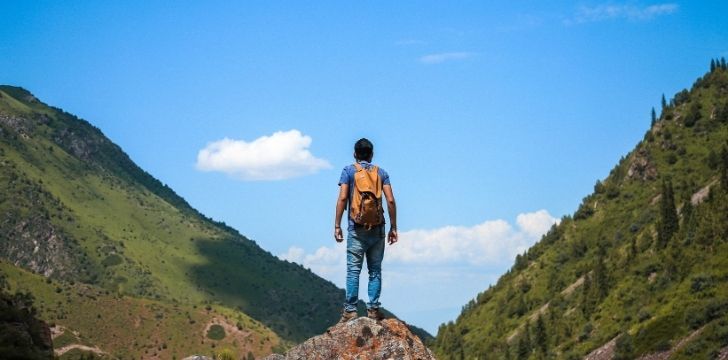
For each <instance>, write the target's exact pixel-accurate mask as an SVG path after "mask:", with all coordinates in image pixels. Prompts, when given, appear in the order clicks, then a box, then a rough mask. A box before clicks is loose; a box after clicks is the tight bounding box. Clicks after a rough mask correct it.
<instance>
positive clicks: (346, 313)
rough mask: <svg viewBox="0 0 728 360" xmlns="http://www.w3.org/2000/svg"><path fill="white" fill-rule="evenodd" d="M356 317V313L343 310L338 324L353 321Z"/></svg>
mask: <svg viewBox="0 0 728 360" xmlns="http://www.w3.org/2000/svg"><path fill="white" fill-rule="evenodd" d="M356 315H357V313H356V311H346V310H344V312H343V313H341V319H339V323H345V322H348V321H349V320H354V319H356Z"/></svg>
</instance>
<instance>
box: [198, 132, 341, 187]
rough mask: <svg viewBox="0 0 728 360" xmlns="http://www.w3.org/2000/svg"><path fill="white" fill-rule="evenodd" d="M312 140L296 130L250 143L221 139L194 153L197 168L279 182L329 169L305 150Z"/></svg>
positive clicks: (322, 161) (276, 133) (321, 160)
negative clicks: (195, 154)
mask: <svg viewBox="0 0 728 360" xmlns="http://www.w3.org/2000/svg"><path fill="white" fill-rule="evenodd" d="M311 141H312V140H311V137H310V136H306V135H303V134H301V132H300V131H298V130H295V129H294V130H289V131H278V132H275V133H273V135H270V136H261V137H259V138H257V139H255V140H253V141H251V142H246V141H244V140H233V139H228V138H224V139H222V140H218V141H214V142H211V143H209V144H207V146H206V147H205V148H204V149H202V150H200V151H199V153H198V154H197V169H199V170H201V171H219V172H223V173H226V174H228V175H230V176H233V177H235V178H238V179H241V180H282V179H289V178H294V177H298V176H303V175H309V174H313V173H316V172H317V171H319V170H322V169H328V168H330V167H331V164H329V162H328V161H326V160H324V159H319V158H317V157H315V156H313V154H311V152H310V151H309V150H308V148H309V146H310V145H311Z"/></svg>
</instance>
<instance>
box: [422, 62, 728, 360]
mask: <svg viewBox="0 0 728 360" xmlns="http://www.w3.org/2000/svg"><path fill="white" fill-rule="evenodd" d="M658 114H659V115H658ZM433 350H434V351H435V352H436V354H437V355H438V358H439V359H581V358H586V359H612V358H614V359H634V358H640V357H643V356H647V355H650V357H649V358H650V359H667V358H669V359H713V358H718V357H719V354H720V356H722V357H720V358H721V359H724V358H728V70H726V65H725V60H723V61H722V62H721V61H718V62H716V61H713V62H712V64H711V71H710V72H709V73H707V74H706V75H705V76H703V77H701V78H699V79H698V80H697V81H696V82H695V84H694V85H693V87H692V89H690V90H689V91H688V90H683V91H681V92H679V93H677V94H676V95H675V97H674V98H673V99H672V100H671V101H669V102H667V101H665V100H664V99H663V108H662V110H661V111H658V112H655V113H654V114H653V125H652V126H651V128H650V129H649V131H647V133H646V134H645V136H644V139H643V140H642V141H640V143H639V144H637V147H636V148H635V149H634V150H633V151H632V152H630V153H629V154H627V156H625V157H624V158H622V159H621V160H620V161H619V163H618V164H617V165H616V166H615V167H614V169H613V170H612V171H611V172H610V174H609V176H608V177H607V178H606V179H604V180H602V181H597V183H596V185H595V186H594V192H593V193H592V194H590V195H589V196H587V197H585V198H584V200H583V202H582V203H581V205H580V206H579V208H578V210H577V211H576V212H575V213H574V214H573V216H567V217H565V218H563V219H562V220H561V222H560V224H558V225H557V226H554V227H553V228H552V229H551V230H550V231H549V232H548V233H547V234H546V235H545V236H544V237H543V238H542V239H541V240H540V241H539V242H538V243H537V244H536V245H534V246H533V247H532V248H530V249H529V250H528V251H527V252H526V253H525V254H524V255H519V256H518V257H516V261H515V264H514V265H513V267H512V268H511V269H510V270H509V271H508V272H507V273H506V274H505V275H503V276H502V277H501V278H500V279H499V280H498V282H497V283H496V284H495V285H494V286H492V287H490V288H489V289H487V290H486V291H484V292H482V293H480V294H478V296H477V297H476V298H475V299H474V300H473V301H471V302H470V303H468V304H466V305H465V306H464V307H463V311H462V313H461V314H460V316H458V318H457V320H456V321H454V322H450V323H448V324H443V325H442V326H441V327H440V329H439V331H438V334H437V338H436V340H435V342H434V344H433ZM644 358H645V359H647V358H648V357H644Z"/></svg>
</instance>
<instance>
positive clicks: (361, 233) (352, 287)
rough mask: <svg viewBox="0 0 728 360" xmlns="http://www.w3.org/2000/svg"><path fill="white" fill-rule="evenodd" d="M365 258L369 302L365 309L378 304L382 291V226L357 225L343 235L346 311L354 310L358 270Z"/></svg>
mask: <svg viewBox="0 0 728 360" xmlns="http://www.w3.org/2000/svg"><path fill="white" fill-rule="evenodd" d="M364 257H366V259H367V269H368V270H369V285H368V292H369V302H368V303H367V309H377V308H379V305H380V304H379V294H380V293H381V292H382V258H384V226H377V227H374V228H372V229H371V230H367V229H366V228H364V227H360V226H357V227H355V228H354V229H352V230H349V234H348V236H347V238H346V302H345V303H344V310H345V311H356V305H357V302H358V301H359V273H361V267H362V264H363V263H364Z"/></svg>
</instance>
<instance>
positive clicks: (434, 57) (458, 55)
mask: <svg viewBox="0 0 728 360" xmlns="http://www.w3.org/2000/svg"><path fill="white" fill-rule="evenodd" d="M473 55H475V54H473V53H471V52H445V53H436V54H427V55H423V56H420V58H419V60H420V62H421V63H423V64H428V65H433V64H441V63H444V62H446V61H453V60H465V59H468V58H471V57H473Z"/></svg>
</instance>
